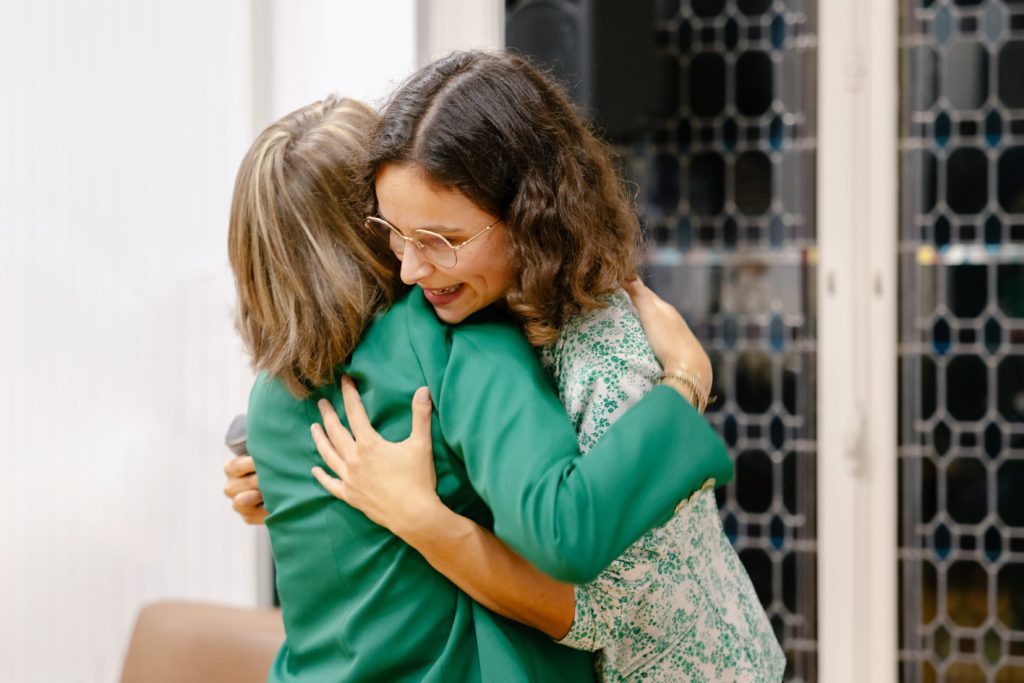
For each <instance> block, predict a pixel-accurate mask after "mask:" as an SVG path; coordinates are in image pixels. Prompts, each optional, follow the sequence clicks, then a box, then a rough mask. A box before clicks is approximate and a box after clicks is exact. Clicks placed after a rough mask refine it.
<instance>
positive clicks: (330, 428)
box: [316, 398, 352, 453]
mask: <svg viewBox="0 0 1024 683" xmlns="http://www.w3.org/2000/svg"><path fill="white" fill-rule="evenodd" d="M316 407H317V408H318V409H319V410H320V417H321V418H322V419H323V421H324V430H326V432H327V436H328V438H330V440H331V446H333V447H334V449H335V450H336V451H338V452H341V453H344V451H345V449H347V448H348V447H349V446H350V445H351V444H352V435H351V434H349V433H348V430H347V429H345V425H343V424H341V420H340V419H339V418H338V413H336V412H334V406H332V405H331V402H330V401H328V400H327V399H325V398H322V399H320V400H319V401H317V402H316Z"/></svg>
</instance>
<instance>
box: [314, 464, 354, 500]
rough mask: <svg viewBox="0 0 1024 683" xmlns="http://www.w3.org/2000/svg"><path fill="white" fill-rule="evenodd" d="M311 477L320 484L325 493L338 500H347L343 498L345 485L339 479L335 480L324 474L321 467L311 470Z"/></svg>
mask: <svg viewBox="0 0 1024 683" xmlns="http://www.w3.org/2000/svg"><path fill="white" fill-rule="evenodd" d="M312 471H313V476H314V477H316V480H317V481H318V482H320V485H321V486H323V487H324V488H325V489H327V492H328V493H330V494H331V495H332V496H334V497H335V498H337V499H339V500H345V501H346V502H347V499H346V497H345V494H346V491H345V483H344V482H343V481H342V480H341V479H335V478H334V477H332V476H331V475H329V474H327V473H326V472H324V470H323V468H322V467H314V468H313V470H312Z"/></svg>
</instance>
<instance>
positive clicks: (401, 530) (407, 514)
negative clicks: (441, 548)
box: [388, 492, 454, 548]
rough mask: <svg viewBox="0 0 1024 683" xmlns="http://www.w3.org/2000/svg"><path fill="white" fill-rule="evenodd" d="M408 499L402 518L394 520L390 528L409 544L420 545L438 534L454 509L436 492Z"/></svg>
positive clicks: (403, 508) (403, 507)
mask: <svg viewBox="0 0 1024 683" xmlns="http://www.w3.org/2000/svg"><path fill="white" fill-rule="evenodd" d="M431 494H432V495H423V496H418V497H416V498H414V499H410V500H407V501H406V503H405V504H404V505H403V506H402V516H401V518H396V519H394V520H393V524H391V525H389V527H388V528H389V530H390V531H391V532H392V533H393V534H395V535H396V536H398V537H399V538H401V539H402V540H403V541H405V542H406V543H408V544H409V545H411V546H413V547H414V548H415V547H418V546H419V545H420V544H422V543H423V542H424V541H425V540H427V539H429V538H431V537H433V536H434V535H436V530H437V529H440V528H442V527H443V525H444V524H445V523H447V521H448V517H449V516H450V515H451V514H454V513H452V511H451V510H450V509H449V508H448V507H447V506H446V505H445V504H444V503H442V502H441V499H440V498H439V497H438V496H437V494H436V493H435V492H431Z"/></svg>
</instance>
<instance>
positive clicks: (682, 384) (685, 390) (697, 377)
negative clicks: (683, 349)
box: [660, 364, 715, 413]
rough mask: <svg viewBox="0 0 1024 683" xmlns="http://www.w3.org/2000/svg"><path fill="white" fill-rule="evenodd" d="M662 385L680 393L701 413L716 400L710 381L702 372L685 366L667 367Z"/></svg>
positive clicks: (661, 381)
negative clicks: (712, 393)
mask: <svg viewBox="0 0 1024 683" xmlns="http://www.w3.org/2000/svg"><path fill="white" fill-rule="evenodd" d="M660 383H661V384H665V385H667V386H670V387H672V388H673V389H675V390H676V391H677V392H679V394H680V395H681V396H682V397H683V398H684V399H685V400H686V401H688V402H689V403H690V405H692V406H693V407H694V408H696V409H697V412H699V413H703V412H704V411H705V410H706V409H707V407H708V404H709V403H711V402H713V401H714V400H715V398H714V397H713V396H711V395H710V393H711V386H710V384H711V382H710V380H707V381H705V379H704V378H703V377H702V376H701V374H700V372H698V371H696V370H694V369H692V368H691V367H690V366H688V365H685V364H678V365H674V366H673V365H667V366H665V371H664V373H662V376H661V380H660Z"/></svg>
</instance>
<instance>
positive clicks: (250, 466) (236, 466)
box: [224, 455, 256, 477]
mask: <svg viewBox="0 0 1024 683" xmlns="http://www.w3.org/2000/svg"><path fill="white" fill-rule="evenodd" d="M255 472H256V463H255V462H253V459H252V456H250V455H236V456H235V457H233V458H231V459H230V460H228V461H227V463H225V465H224V474H226V475H227V476H228V477H244V476H246V475H247V474H255Z"/></svg>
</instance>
